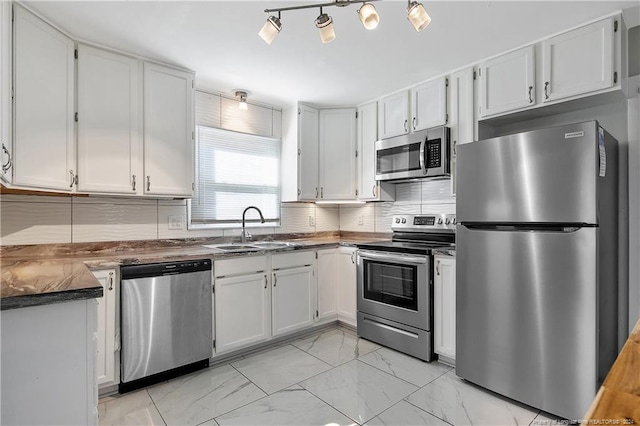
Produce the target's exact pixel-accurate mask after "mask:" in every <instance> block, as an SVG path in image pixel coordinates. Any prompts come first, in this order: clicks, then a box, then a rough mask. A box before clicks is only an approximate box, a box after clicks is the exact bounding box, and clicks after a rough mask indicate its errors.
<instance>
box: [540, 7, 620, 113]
mask: <svg viewBox="0 0 640 426" xmlns="http://www.w3.org/2000/svg"><path fill="white" fill-rule="evenodd" d="M613 25H614V18H613V17H611V18H608V19H605V20H603V21H599V22H596V23H593V24H591V25H587V26H586V27H582V28H578V29H576V30H573V31H569V32H567V33H564V34H561V35H559V36H556V37H552V38H550V39H548V40H545V41H544V42H543V43H542V49H543V56H544V68H543V69H544V99H543V100H544V101H552V100H555V99H562V98H566V97H569V96H573V95H577V94H581V93H587V92H591V91H594V90H600V89H605V88H608V87H611V86H612V85H613V63H614V58H613V52H614V46H613V44H614V37H613Z"/></svg>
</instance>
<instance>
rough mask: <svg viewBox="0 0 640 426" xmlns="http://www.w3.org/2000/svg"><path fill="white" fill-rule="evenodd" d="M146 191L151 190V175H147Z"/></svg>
mask: <svg viewBox="0 0 640 426" xmlns="http://www.w3.org/2000/svg"><path fill="white" fill-rule="evenodd" d="M147 191H151V176H147Z"/></svg>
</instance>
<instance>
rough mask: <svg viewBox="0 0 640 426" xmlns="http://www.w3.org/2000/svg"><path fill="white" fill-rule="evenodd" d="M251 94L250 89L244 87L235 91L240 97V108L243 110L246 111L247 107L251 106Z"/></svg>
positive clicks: (237, 96)
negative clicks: (249, 104)
mask: <svg viewBox="0 0 640 426" xmlns="http://www.w3.org/2000/svg"><path fill="white" fill-rule="evenodd" d="M250 94H251V92H249V91H248V90H244V89H235V90H234V91H233V95H234V96H235V97H236V98H238V108H240V109H241V110H244V111H246V110H247V109H249V106H248V105H247V96H249V95H250Z"/></svg>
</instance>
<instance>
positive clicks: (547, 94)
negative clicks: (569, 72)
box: [544, 81, 549, 99]
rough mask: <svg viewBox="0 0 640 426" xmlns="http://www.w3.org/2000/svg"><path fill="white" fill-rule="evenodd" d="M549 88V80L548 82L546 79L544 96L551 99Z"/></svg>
mask: <svg viewBox="0 0 640 426" xmlns="http://www.w3.org/2000/svg"><path fill="white" fill-rule="evenodd" d="M548 89H549V82H548V81H545V82H544V98H545V99H549V92H548Z"/></svg>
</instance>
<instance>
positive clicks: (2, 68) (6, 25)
mask: <svg viewBox="0 0 640 426" xmlns="http://www.w3.org/2000/svg"><path fill="white" fill-rule="evenodd" d="M0 143H1V144H2V146H1V147H0V150H1V152H0V180H2V181H3V182H5V183H11V168H12V158H11V152H12V151H13V144H12V143H11V2H8V1H3V2H0Z"/></svg>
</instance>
